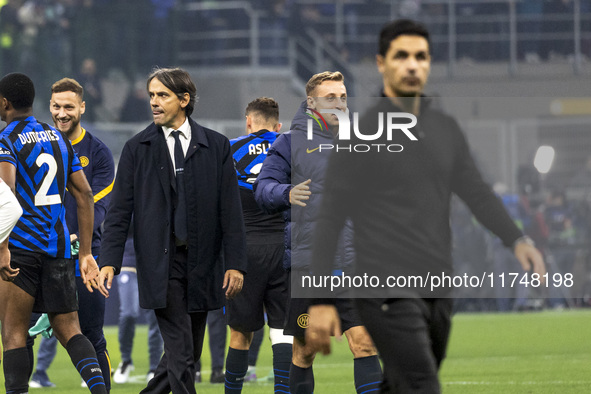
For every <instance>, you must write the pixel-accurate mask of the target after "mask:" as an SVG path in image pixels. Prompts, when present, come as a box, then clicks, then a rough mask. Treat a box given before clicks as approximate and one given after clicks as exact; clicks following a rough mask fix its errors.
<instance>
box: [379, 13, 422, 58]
mask: <svg viewBox="0 0 591 394" xmlns="http://www.w3.org/2000/svg"><path fill="white" fill-rule="evenodd" d="M399 36H419V37H423V38H424V39H425V40H427V42H429V31H428V30H427V28H426V27H425V26H423V25H422V24H420V23H418V22H416V21H413V20H410V19H398V20H395V21H392V22H389V23H387V24H386V25H385V26H384V27H382V30H381V31H380V42H379V47H378V53H379V54H380V55H382V56H386V52H388V48H390V43H391V42H392V40H394V39H396V38H398V37H399Z"/></svg>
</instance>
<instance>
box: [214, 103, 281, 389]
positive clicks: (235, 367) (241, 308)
mask: <svg viewBox="0 0 591 394" xmlns="http://www.w3.org/2000/svg"><path fill="white" fill-rule="evenodd" d="M280 128H281V123H279V106H278V104H277V102H276V101H275V100H273V99H272V98H268V97H259V98H257V99H256V100H253V101H251V102H250V103H249V104H248V106H247V107H246V131H247V133H248V134H247V135H244V136H241V137H238V138H236V139H233V140H230V146H231V151H232V155H233V158H234V165H235V167H236V175H237V177H238V184H239V186H240V199H241V201H242V211H243V218H244V224H245V227H246V249H247V255H248V275H245V277H244V286H243V289H242V292H241V293H240V294H238V295H237V296H236V297H235V298H233V299H232V300H228V301H227V304H226V312H227V321H228V325H229V326H230V348H229V349H228V356H227V358H226V381H225V392H226V393H227V394H228V393H231V394H235V393H240V392H242V384H243V382H244V376H245V375H246V372H247V370H248V351H249V348H250V344H251V342H252V338H253V333H254V331H257V330H259V329H260V328H262V327H263V325H264V324H265V317H264V312H265V311H266V313H267V318H268V324H269V336H270V338H271V344H272V346H273V371H274V374H275V392H276V393H278V392H283V393H284V392H288V391H289V366H290V364H291V356H292V352H291V347H292V342H293V337H291V336H285V335H283V322H284V321H285V308H286V306H287V298H288V276H287V271H285V269H284V268H283V253H284V241H285V239H284V228H285V221H284V219H283V217H282V214H281V213H278V214H274V215H269V214H266V213H265V212H263V211H262V210H261V209H260V208H259V206H258V205H257V203H256V201H255V199H254V195H253V191H252V186H253V184H254V181H255V180H256V178H257V176H258V174H259V172H260V170H261V167H262V165H263V161H264V160H265V158H266V157H267V150H268V149H269V147H270V146H271V144H272V143H273V142H274V141H275V139H276V138H277V136H278V132H279V130H280Z"/></svg>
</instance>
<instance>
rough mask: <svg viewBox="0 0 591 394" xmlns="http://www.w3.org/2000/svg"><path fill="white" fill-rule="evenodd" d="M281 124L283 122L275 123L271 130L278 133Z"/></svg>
mask: <svg viewBox="0 0 591 394" xmlns="http://www.w3.org/2000/svg"><path fill="white" fill-rule="evenodd" d="M281 126H283V123H277V124H276V125H275V127H274V128H273V131H274V132H276V133H279V131H280V130H281Z"/></svg>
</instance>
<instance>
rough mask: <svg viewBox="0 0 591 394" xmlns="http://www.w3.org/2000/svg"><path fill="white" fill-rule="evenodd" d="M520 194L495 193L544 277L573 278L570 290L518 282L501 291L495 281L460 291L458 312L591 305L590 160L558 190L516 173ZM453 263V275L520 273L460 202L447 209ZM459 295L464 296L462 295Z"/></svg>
mask: <svg viewBox="0 0 591 394" xmlns="http://www.w3.org/2000/svg"><path fill="white" fill-rule="evenodd" d="M518 179H519V184H520V187H519V193H516V194H512V193H508V192H507V191H506V187H504V186H503V185H496V186H495V191H496V192H497V194H498V195H499V198H500V199H501V200H502V201H503V204H504V205H505V207H506V209H507V211H508V212H509V214H510V215H511V217H512V218H513V220H514V221H515V223H516V224H517V225H518V227H519V228H520V229H521V230H522V231H523V232H524V233H525V234H527V235H528V236H530V237H531V238H532V239H533V240H534V241H535V243H536V246H537V247H538V248H539V249H540V250H541V251H542V252H543V254H544V258H545V261H546V263H547V269H548V275H549V278H550V279H552V275H554V274H556V275H560V276H557V277H556V278H557V279H558V278H560V279H564V277H565V275H567V274H570V275H572V278H573V279H574V281H573V286H572V287H566V286H554V285H555V284H556V283H557V282H558V280H557V281H554V282H553V281H550V282H549V286H548V287H546V288H544V287H542V288H534V287H532V286H528V285H527V284H524V283H520V280H517V281H516V282H515V283H514V285H513V286H508V285H507V284H506V285H505V288H501V287H500V286H499V283H497V285H496V286H494V288H491V289H489V292H488V293H482V292H480V291H479V292H478V293H477V294H478V295H477V296H476V293H475V292H474V291H471V290H470V289H463V290H460V293H459V294H458V296H459V297H460V299H459V300H458V303H457V309H458V310H468V311H480V310H498V311H511V310H539V309H542V308H553V309H563V308H571V307H573V306H587V307H589V306H591V277H589V272H591V248H590V247H589V245H591V156H590V157H589V159H588V160H587V163H586V165H585V166H584V167H583V168H582V169H581V170H580V171H578V172H577V173H576V174H575V175H574V177H573V178H572V179H570V180H569V181H568V185H566V187H564V188H561V189H550V190H547V189H545V188H542V187H541V182H540V175H539V173H537V171H536V170H535V169H533V168H528V167H522V168H521V169H520V171H519V175H518ZM452 212H453V214H452V231H453V234H454V240H456V241H457V242H454V249H453V255H454V264H455V266H456V272H460V273H464V272H465V273H468V274H469V275H478V274H480V275H481V274H482V272H488V273H493V274H494V276H495V278H498V277H499V275H500V274H505V277H506V278H510V277H511V274H515V273H518V274H519V277H518V278H519V279H521V275H522V274H523V271H522V270H521V268H520V265H519V263H518V262H517V260H516V259H515V257H514V256H513V254H512V253H511V251H510V250H509V249H507V248H506V247H505V246H504V245H502V244H501V243H500V241H499V240H498V239H496V238H495V237H493V236H492V235H491V234H490V233H488V232H487V231H486V230H485V229H484V228H483V227H482V226H481V225H480V224H479V223H478V222H477V221H476V220H475V219H474V218H473V217H472V215H471V213H470V211H469V210H468V209H467V207H465V206H464V205H463V204H462V203H461V202H460V201H459V200H457V199H456V200H455V201H454V204H453V205H452ZM462 292H463V293H462Z"/></svg>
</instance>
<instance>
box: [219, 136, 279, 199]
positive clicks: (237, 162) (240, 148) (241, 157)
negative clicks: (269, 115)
mask: <svg viewBox="0 0 591 394" xmlns="http://www.w3.org/2000/svg"><path fill="white" fill-rule="evenodd" d="M278 135H279V134H278V133H276V132H274V131H269V130H264V129H263V130H260V131H257V132H256V133H252V134H247V135H243V136H241V137H238V138H235V139H233V140H230V146H231V149H232V156H233V157H234V166H235V167H236V175H237V176H238V184H239V185H240V187H245V188H247V189H249V190H252V185H253V184H254V181H255V180H256V179H257V176H258V175H259V172H261V167H262V166H263V161H265V158H266V157H267V151H268V150H269V148H270V147H271V144H273V142H275V140H276V139H277V136H278Z"/></svg>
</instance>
